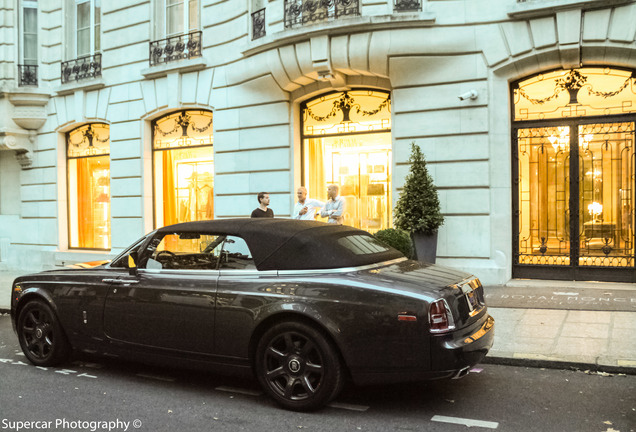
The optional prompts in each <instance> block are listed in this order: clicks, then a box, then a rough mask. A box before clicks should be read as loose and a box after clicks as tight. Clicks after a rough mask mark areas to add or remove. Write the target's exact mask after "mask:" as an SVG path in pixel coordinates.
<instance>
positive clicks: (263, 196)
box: [251, 192, 274, 218]
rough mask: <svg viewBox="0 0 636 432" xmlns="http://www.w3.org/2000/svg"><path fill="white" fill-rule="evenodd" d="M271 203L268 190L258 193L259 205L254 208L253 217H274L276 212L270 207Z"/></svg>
mask: <svg viewBox="0 0 636 432" xmlns="http://www.w3.org/2000/svg"><path fill="white" fill-rule="evenodd" d="M268 205H269V194H268V193H267V192H259V193H258V207H256V208H255V209H254V211H253V212H252V216H251V217H253V218H258V217H271V218H273V217H274V212H273V211H272V209H271V208H268V207H267V206H268Z"/></svg>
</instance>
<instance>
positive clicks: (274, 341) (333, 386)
mask: <svg viewBox="0 0 636 432" xmlns="http://www.w3.org/2000/svg"><path fill="white" fill-rule="evenodd" d="M255 367H256V375H257V377H258V380H259V382H260V384H261V386H262V387H263V389H264V390H265V392H267V393H268V394H269V395H270V396H271V397H272V398H273V399H274V400H275V401H276V402H277V403H278V404H280V405H281V406H283V407H284V408H287V409H290V410H295V411H309V410H313V409H316V408H320V407H321V406H323V405H325V404H327V403H328V402H329V401H330V400H331V399H333V398H334V397H336V395H337V394H338V392H339V391H340V389H341V387H342V383H343V380H344V378H343V375H344V374H343V368H342V364H341V362H340V358H339V356H338V353H337V350H336V348H335V347H334V346H333V343H332V342H331V341H330V340H329V339H328V338H327V337H326V336H325V335H324V334H323V333H322V332H320V331H319V330H317V329H315V328H314V327H311V326H309V325H306V324H304V323H300V322H285V323H280V324H277V325H275V326H273V327H271V328H270V329H269V330H268V331H266V332H265V334H264V335H263V337H262V338H261V340H260V342H259V344H258V348H257V350H256V362H255Z"/></svg>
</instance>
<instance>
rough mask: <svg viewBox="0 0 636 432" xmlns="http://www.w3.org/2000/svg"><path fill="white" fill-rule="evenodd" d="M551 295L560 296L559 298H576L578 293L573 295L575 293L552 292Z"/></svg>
mask: <svg viewBox="0 0 636 432" xmlns="http://www.w3.org/2000/svg"><path fill="white" fill-rule="evenodd" d="M552 294H554V295H560V296H577V295H579V293H575V292H560V291H554V292H552Z"/></svg>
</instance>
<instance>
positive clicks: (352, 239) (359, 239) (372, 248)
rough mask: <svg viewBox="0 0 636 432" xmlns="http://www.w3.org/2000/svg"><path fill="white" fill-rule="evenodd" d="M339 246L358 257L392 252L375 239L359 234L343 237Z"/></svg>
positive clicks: (339, 240)
mask: <svg viewBox="0 0 636 432" xmlns="http://www.w3.org/2000/svg"><path fill="white" fill-rule="evenodd" d="M338 244H339V245H340V246H342V247H344V248H346V249H348V250H350V251H351V252H353V253H354V254H356V255H374V254H378V253H382V252H387V251H389V250H390V249H389V248H388V247H387V246H385V245H384V244H382V243H380V241H378V239H376V238H375V237H371V236H366V235H359V234H355V235H348V236H345V237H341V238H339V239H338Z"/></svg>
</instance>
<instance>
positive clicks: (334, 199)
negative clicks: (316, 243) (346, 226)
mask: <svg viewBox="0 0 636 432" xmlns="http://www.w3.org/2000/svg"><path fill="white" fill-rule="evenodd" d="M338 191H339V188H338V185H335V184H332V185H329V186H327V196H328V197H329V199H328V200H327V202H326V203H325V206H324V207H323V208H322V211H321V212H320V216H322V217H326V218H329V219H328V220H327V223H332V224H337V225H342V223H343V222H344V209H345V200H344V198H343V197H341V196H338Z"/></svg>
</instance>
